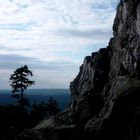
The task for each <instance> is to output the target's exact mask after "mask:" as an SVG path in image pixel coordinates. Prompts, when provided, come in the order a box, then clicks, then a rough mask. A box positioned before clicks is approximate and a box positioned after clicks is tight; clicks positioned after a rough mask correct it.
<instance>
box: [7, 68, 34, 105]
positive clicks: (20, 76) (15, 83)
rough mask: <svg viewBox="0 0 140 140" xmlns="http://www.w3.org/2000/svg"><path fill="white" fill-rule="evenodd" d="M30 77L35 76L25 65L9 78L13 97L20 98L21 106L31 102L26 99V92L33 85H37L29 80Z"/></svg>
mask: <svg viewBox="0 0 140 140" xmlns="http://www.w3.org/2000/svg"><path fill="white" fill-rule="evenodd" d="M29 76H33V73H32V71H31V70H29V69H28V66H27V65H24V66H22V67H20V68H17V69H16V70H15V71H14V73H13V74H12V75H11V76H10V78H9V79H10V81H11V84H10V85H11V87H12V94H13V95H12V97H14V98H18V99H19V100H18V102H19V103H20V105H21V106H24V105H27V104H28V103H29V100H28V99H27V98H25V97H24V94H25V93H24V91H25V90H26V89H27V88H28V87H30V86H31V85H33V84H35V82H34V81H32V80H29V79H28V77H29Z"/></svg>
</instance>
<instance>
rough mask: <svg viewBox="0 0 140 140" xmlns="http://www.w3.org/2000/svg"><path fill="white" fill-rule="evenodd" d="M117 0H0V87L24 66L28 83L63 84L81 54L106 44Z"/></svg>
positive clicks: (41, 85)
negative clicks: (30, 81) (26, 68)
mask: <svg viewBox="0 0 140 140" xmlns="http://www.w3.org/2000/svg"><path fill="white" fill-rule="evenodd" d="M117 4H118V0H107V1H106V0H0V89H10V85H9V84H10V82H9V77H10V75H11V74H13V72H14V71H15V69H16V68H19V67H21V66H22V65H24V64H26V65H28V67H29V69H30V70H32V71H33V74H34V76H33V77H32V79H33V80H35V83H36V84H35V85H34V86H32V88H69V85H70V82H71V81H73V79H74V78H75V77H76V75H77V74H78V71H79V66H80V65H81V64H82V62H83V59H84V57H85V56H86V55H90V54H91V53H92V52H95V51H98V49H99V48H102V47H106V46H107V45H108V42H109V39H110V37H112V25H113V20H114V17H115V14H116V6H117Z"/></svg>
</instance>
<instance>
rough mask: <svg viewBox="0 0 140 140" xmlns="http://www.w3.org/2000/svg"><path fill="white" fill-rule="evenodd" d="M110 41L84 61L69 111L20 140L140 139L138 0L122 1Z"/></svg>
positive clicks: (71, 85)
mask: <svg viewBox="0 0 140 140" xmlns="http://www.w3.org/2000/svg"><path fill="white" fill-rule="evenodd" d="M113 35H114V37H113V38H111V39H110V42H109V45H108V46H107V48H102V49H100V50H99V51H98V52H95V53H92V54H91V56H87V57H86V58H85V59H84V62H83V64H82V65H81V67H80V72H79V74H78V75H77V77H76V78H75V79H74V81H73V82H71V84H70V89H71V96H72V101H71V108H70V109H68V110H67V111H65V112H62V113H60V114H58V115H57V116H56V117H54V118H51V119H50V120H47V121H46V120H45V122H42V123H40V124H39V125H38V126H36V127H35V128H33V129H32V130H29V131H28V132H27V131H26V132H23V133H22V134H21V135H20V136H19V139H20V137H24V136H25V137H24V138H25V139H28V138H29V137H30V136H31V135H32V136H33V139H34V140H43V139H47V140H63V139H68V140H72V139H76V138H77V139H81V140H82V139H83V140H88V139H91V138H93V139H95V140H99V139H109V140H112V139H113V140H139V139H140V1H139V0H121V2H120V3H119V5H118V7H117V14H116V18H115V21H114V25H113ZM43 124H44V125H43ZM37 128H39V129H37ZM67 135H68V136H67ZM89 137H91V138H89Z"/></svg>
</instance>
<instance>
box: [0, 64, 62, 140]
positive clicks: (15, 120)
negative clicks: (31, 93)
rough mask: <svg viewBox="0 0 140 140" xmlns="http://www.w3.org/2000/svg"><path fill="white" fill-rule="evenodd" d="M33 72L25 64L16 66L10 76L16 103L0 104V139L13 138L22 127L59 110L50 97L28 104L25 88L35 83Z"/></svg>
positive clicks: (29, 126) (30, 125) (37, 121)
mask: <svg viewBox="0 0 140 140" xmlns="http://www.w3.org/2000/svg"><path fill="white" fill-rule="evenodd" d="M32 76H33V72H32V71H31V70H29V68H28V66H27V65H24V66H21V67H20V68H17V69H16V70H15V71H14V72H13V74H12V75H11V76H10V78H9V80H10V86H11V88H12V97H13V98H15V99H17V104H11V105H7V106H3V105H0V132H1V134H0V139H1V140H2V139H3V140H14V139H15V137H16V136H17V135H18V134H19V133H21V132H22V131H23V130H24V129H28V128H32V127H34V126H35V125H36V124H37V123H39V121H41V120H42V119H43V118H48V117H50V116H52V115H56V114H57V113H59V112H60V109H59V108H58V103H57V101H56V100H54V99H53V98H52V97H50V98H49V99H48V101H46V102H41V103H39V104H37V103H33V104H30V100H29V99H28V98H27V97H26V90H27V89H28V88H29V87H30V86H32V85H34V84H35V81H33V80H31V79H30V78H31V77H32Z"/></svg>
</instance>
